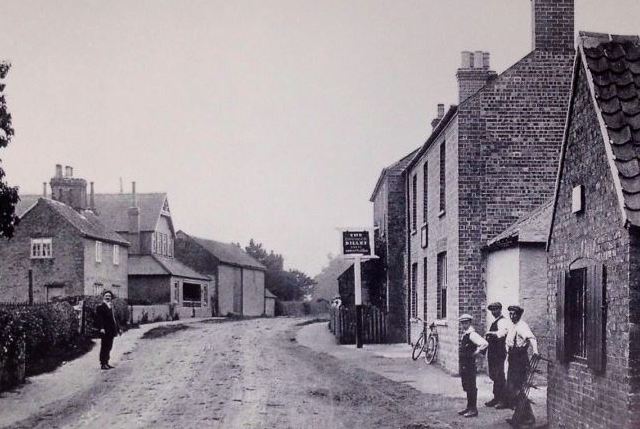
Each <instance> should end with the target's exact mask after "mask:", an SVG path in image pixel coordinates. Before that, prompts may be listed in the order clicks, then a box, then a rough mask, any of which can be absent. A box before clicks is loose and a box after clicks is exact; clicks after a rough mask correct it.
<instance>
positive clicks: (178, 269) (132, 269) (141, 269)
mask: <svg viewBox="0 0 640 429" xmlns="http://www.w3.org/2000/svg"><path fill="white" fill-rule="evenodd" d="M129 275H131V276H164V275H172V276H176V277H184V278H187V279H197V280H205V281H210V280H211V278H210V277H208V276H205V275H204V274H200V273H198V272H196V271H194V270H192V269H191V268H189V267H187V266H186V265H184V264H183V263H181V262H180V261H178V260H176V259H173V258H165V257H161V256H157V255H129Z"/></svg>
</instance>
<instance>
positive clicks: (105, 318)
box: [96, 290, 120, 369]
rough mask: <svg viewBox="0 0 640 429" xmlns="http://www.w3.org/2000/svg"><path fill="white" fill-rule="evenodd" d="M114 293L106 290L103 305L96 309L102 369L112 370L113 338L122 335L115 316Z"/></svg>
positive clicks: (103, 294) (103, 295)
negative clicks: (110, 359)
mask: <svg viewBox="0 0 640 429" xmlns="http://www.w3.org/2000/svg"><path fill="white" fill-rule="evenodd" d="M112 300H113V293H112V292H111V291H109V290H106V291H104V292H103V293H102V304H100V305H99V306H98V307H97V308H96V325H97V327H98V329H99V330H100V338H101V341H100V368H101V369H111V368H113V367H112V366H111V365H109V353H110V352H111V347H113V338H114V337H115V336H116V335H119V334H120V327H119V326H118V322H117V321H116V318H115V315H114V314H113V303H112V302H111V301H112Z"/></svg>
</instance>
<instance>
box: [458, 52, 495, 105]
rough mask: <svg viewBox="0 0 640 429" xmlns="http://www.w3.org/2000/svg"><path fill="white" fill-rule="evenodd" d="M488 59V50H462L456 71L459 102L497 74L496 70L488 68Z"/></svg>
mask: <svg viewBox="0 0 640 429" xmlns="http://www.w3.org/2000/svg"><path fill="white" fill-rule="evenodd" d="M489 59H490V56H489V52H483V51H476V52H469V51H463V52H462V54H461V61H460V68H459V69H458V72H457V73H456V77H457V78H458V94H459V97H458V100H459V103H462V102H463V101H465V100H466V99H467V98H469V97H470V96H472V95H473V94H475V93H476V92H478V90H479V89H480V88H482V87H483V86H485V85H486V84H487V83H488V82H489V81H491V80H492V79H494V78H495V77H496V76H497V74H496V72H494V71H493V70H491V69H490V60H489Z"/></svg>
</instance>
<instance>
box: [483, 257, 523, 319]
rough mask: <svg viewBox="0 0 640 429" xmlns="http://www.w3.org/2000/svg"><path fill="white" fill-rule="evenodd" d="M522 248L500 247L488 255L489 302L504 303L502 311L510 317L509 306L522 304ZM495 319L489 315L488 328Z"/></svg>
mask: <svg viewBox="0 0 640 429" xmlns="http://www.w3.org/2000/svg"><path fill="white" fill-rule="evenodd" d="M519 291H520V250H519V249H518V248H517V247H514V248H508V249H500V250H495V251H492V252H490V253H489V254H488V255H487V304H488V303H491V302H496V301H497V302H500V303H502V312H503V314H504V315H505V317H507V319H508V318H509V312H508V311H507V307H508V306H510V305H515V304H520V293H519ZM492 321H493V318H492V317H487V329H489V325H490V324H491V322H492Z"/></svg>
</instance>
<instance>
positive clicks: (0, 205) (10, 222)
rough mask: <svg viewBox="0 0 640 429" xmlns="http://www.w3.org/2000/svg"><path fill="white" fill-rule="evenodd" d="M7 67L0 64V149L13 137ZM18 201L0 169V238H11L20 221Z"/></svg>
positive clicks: (15, 190)
mask: <svg viewBox="0 0 640 429" xmlns="http://www.w3.org/2000/svg"><path fill="white" fill-rule="evenodd" d="M9 67H10V64H9V63H5V62H0V148H4V147H7V145H8V144H9V142H11V137H12V136H13V128H12V126H11V113H9V110H8V109H7V103H6V100H5V97H4V87H5V85H4V78H5V77H6V75H7V73H8V72H9ZM0 162H1V161H0ZM19 199H20V198H19V197H18V188H16V187H10V186H9V185H8V184H7V183H6V181H5V172H4V170H3V169H2V167H0V237H7V238H11V237H13V233H14V231H15V227H16V225H18V222H19V221H20V220H19V218H18V216H16V212H15V210H16V204H17V203H18V200H19Z"/></svg>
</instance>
